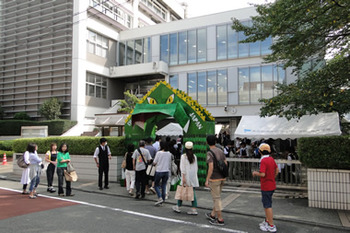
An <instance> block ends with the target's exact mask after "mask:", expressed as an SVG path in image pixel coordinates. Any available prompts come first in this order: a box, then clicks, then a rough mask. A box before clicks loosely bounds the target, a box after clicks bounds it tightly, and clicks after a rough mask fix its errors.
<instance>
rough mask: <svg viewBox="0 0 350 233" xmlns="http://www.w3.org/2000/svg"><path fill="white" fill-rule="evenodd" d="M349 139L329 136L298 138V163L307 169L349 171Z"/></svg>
mask: <svg viewBox="0 0 350 233" xmlns="http://www.w3.org/2000/svg"><path fill="white" fill-rule="evenodd" d="M349 143H350V138H349V137H347V136H329V137H312V138H300V139H299V140H298V154H299V159H300V161H301V162H302V163H303V164H304V165H306V166H307V167H309V168H325V169H347V170H349V169H350V146H349Z"/></svg>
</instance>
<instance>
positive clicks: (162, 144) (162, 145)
mask: <svg viewBox="0 0 350 233" xmlns="http://www.w3.org/2000/svg"><path fill="white" fill-rule="evenodd" d="M160 150H164V151H169V145H168V143H166V142H164V141H161V142H160Z"/></svg>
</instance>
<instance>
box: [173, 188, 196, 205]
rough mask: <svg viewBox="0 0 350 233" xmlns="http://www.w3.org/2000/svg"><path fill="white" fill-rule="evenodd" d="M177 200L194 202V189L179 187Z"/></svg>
mask: <svg viewBox="0 0 350 233" xmlns="http://www.w3.org/2000/svg"><path fill="white" fill-rule="evenodd" d="M175 199H176V200H182V201H193V199H194V196H193V187H189V186H181V185H178V186H177V188H176V193H175Z"/></svg>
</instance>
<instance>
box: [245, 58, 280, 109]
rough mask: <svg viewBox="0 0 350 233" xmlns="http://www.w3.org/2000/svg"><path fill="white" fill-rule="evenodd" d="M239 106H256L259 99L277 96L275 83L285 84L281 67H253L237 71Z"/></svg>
mask: <svg viewBox="0 0 350 233" xmlns="http://www.w3.org/2000/svg"><path fill="white" fill-rule="evenodd" d="M238 73H239V74H238V84H239V104H258V103H259V99H261V98H265V99H268V98H272V97H273V96H275V95H277V94H278V93H277V91H276V89H275V88H274V87H275V85H276V84H277V83H285V82H286V72H285V70H284V69H283V67H282V66H276V65H274V66H272V65H267V66H255V67H248V68H239V69H238Z"/></svg>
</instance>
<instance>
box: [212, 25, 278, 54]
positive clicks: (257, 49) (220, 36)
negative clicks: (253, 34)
mask: <svg viewBox="0 0 350 233" xmlns="http://www.w3.org/2000/svg"><path fill="white" fill-rule="evenodd" d="M249 23H250V21H247V22H245V23H244V24H249ZM244 39H246V36H245V35H244V33H243V32H236V31H234V30H233V29H232V28H231V24H226V25H218V26H216V59H217V60H226V59H234V58H241V57H254V56H262V55H266V54H269V53H271V50H270V46H271V44H272V39H271V38H268V39H266V40H264V41H257V42H254V43H244V44H242V43H238V42H239V41H241V40H244Z"/></svg>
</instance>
